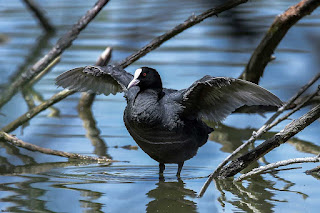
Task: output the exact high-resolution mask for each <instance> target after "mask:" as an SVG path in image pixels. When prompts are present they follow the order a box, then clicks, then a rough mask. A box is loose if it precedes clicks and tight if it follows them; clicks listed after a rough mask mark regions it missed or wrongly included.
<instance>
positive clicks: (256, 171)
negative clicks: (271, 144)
mask: <svg viewBox="0 0 320 213" xmlns="http://www.w3.org/2000/svg"><path fill="white" fill-rule="evenodd" d="M316 162H320V157H319V156H315V157H306V158H294V159H289V160H283V161H278V162H276V163H270V164H268V165H266V166H260V167H259V168H255V169H253V170H251V171H250V172H248V173H246V174H243V175H241V176H240V177H238V178H237V179H235V180H234V181H235V182H239V181H242V180H244V179H247V178H250V177H252V176H254V175H258V174H261V173H264V172H266V171H267V170H271V169H275V168H278V167H280V166H287V165H290V164H295V163H316Z"/></svg>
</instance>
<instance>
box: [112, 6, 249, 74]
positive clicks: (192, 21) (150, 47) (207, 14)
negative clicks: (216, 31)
mask: <svg viewBox="0 0 320 213" xmlns="http://www.w3.org/2000/svg"><path fill="white" fill-rule="evenodd" d="M247 1H248V0H229V1H227V2H225V3H224V4H222V5H220V6H217V7H215V8H211V9H209V10H207V11H205V12H203V13H201V14H200V15H198V16H195V15H192V16H190V17H189V18H188V19H187V20H186V21H185V22H183V23H181V24H179V25H177V26H175V27H174V28H173V29H171V30H169V31H167V32H166V33H164V34H162V35H161V36H158V37H157V38H155V39H153V40H152V41H151V42H150V43H149V44H147V45H146V46H144V47H142V48H141V49H140V50H139V51H137V52H136V53H133V54H132V55H130V56H128V57H127V58H125V59H123V60H122V61H120V62H119V63H118V65H119V66H121V67H123V68H125V67H127V66H129V65H130V64H132V63H133V62H135V61H136V60H138V59H139V58H141V57H143V56H145V55H146V54H147V53H148V52H151V51H152V50H154V49H156V48H157V47H159V46H160V45H161V44H163V43H164V42H166V41H168V40H169V39H171V38H172V37H174V36H176V35H178V34H179V33H181V32H183V31H184V30H186V29H188V28H190V27H192V26H194V25H196V24H198V23H200V22H202V21H203V20H205V19H206V18H209V17H211V16H214V15H218V14H219V13H222V12H224V11H226V10H229V9H231V8H233V7H236V6H238V5H239V4H242V3H245V2H247Z"/></svg>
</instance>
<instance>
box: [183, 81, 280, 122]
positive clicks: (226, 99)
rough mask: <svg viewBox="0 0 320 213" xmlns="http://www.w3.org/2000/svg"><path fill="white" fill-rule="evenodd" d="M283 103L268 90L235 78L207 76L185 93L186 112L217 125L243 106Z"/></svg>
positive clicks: (184, 104)
mask: <svg viewBox="0 0 320 213" xmlns="http://www.w3.org/2000/svg"><path fill="white" fill-rule="evenodd" d="M281 104H282V102H281V100H280V99H279V98H278V97H277V96H275V95H274V94H272V93H271V92H269V91H268V90H266V89H264V88H262V87H260V86H258V85H256V84H253V83H251V82H248V81H244V80H240V79H234V78H225V77H217V78H215V77H211V76H204V77H203V78H202V79H200V80H198V81H196V82H194V83H193V84H192V85H191V86H190V87H189V88H188V89H186V90H184V91H183V92H182V105H183V106H184V107H185V109H184V113H186V114H188V115H195V116H198V117H199V118H201V119H205V120H209V121H214V122H217V121H221V120H223V119H224V118H226V117H227V116H228V115H229V114H230V113H232V112H233V111H234V110H236V109H237V108H239V107H241V106H243V105H247V106H252V105H272V106H281Z"/></svg>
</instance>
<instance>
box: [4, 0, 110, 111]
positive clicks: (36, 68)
mask: <svg viewBox="0 0 320 213" xmlns="http://www.w3.org/2000/svg"><path fill="white" fill-rule="evenodd" d="M108 1H109V0H98V2H97V3H96V4H95V5H94V7H93V8H92V9H90V10H89V11H88V12H87V13H86V14H85V15H84V16H83V17H81V18H80V19H79V21H78V22H77V23H76V24H75V25H73V26H72V28H71V30H70V31H68V32H67V33H66V34H64V35H63V36H62V37H61V38H60V39H59V40H58V41H57V43H56V45H55V46H54V47H53V48H52V49H51V50H50V51H49V52H48V53H47V54H46V55H45V56H43V58H41V59H40V60H38V61H37V62H36V63H35V64H34V65H33V66H32V67H31V69H30V70H28V71H27V72H26V73H24V74H22V75H21V76H19V77H17V79H16V80H15V81H14V82H12V84H11V85H10V87H8V88H7V89H6V90H5V91H3V92H2V93H1V95H0V108H2V107H3V105H4V104H6V103H7V102H8V101H9V100H10V99H11V98H12V97H13V96H14V95H15V94H16V93H17V92H18V91H19V89H20V88H21V87H23V86H24V85H25V84H26V83H28V82H29V81H30V80H31V79H32V78H34V77H35V76H37V75H38V74H39V73H41V71H42V70H44V69H45V68H46V67H48V65H49V64H50V63H51V62H52V61H53V60H54V59H55V58H57V57H58V56H59V55H61V54H62V53H63V51H64V50H65V49H66V48H68V47H69V46H70V45H71V44H72V42H73V41H74V40H75V39H76V38H77V36H78V35H79V33H80V32H81V31H82V30H83V29H84V28H85V27H86V26H87V25H88V24H89V22H90V21H91V20H92V19H93V18H94V17H95V16H96V15H97V14H98V13H99V11H100V10H101V9H102V8H103V6H104V5H105V4H107V3H108Z"/></svg>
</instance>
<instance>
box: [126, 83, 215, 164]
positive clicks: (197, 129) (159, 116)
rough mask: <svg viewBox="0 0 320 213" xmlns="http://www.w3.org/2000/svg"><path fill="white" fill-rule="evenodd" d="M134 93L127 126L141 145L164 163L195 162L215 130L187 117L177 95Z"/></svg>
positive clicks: (170, 92) (130, 97)
mask: <svg viewBox="0 0 320 213" xmlns="http://www.w3.org/2000/svg"><path fill="white" fill-rule="evenodd" d="M162 92H163V93H164V94H162V98H161V99H158V94H157V92H155V91H154V90H149V89H147V90H144V91H142V92H140V90H139V89H137V88H133V89H130V90H129V91H128V92H127V94H126V97H127V102H128V105H127V107H126V109H125V111H124V116H123V119H124V123H125V125H126V127H127V129H128V131H129V133H130V135H131V136H132V137H133V139H134V140H135V141H136V142H137V144H138V145H139V146H140V147H141V149H142V150H143V151H144V152H146V153H147V154H148V155H149V156H150V157H151V158H153V159H154V160H156V161H158V162H160V163H182V162H184V161H186V160H188V159H190V158H192V157H193V156H194V155H195V154H196V153H197V150H198V148H199V147H200V146H202V145H203V144H205V143H206V142H207V140H208V134H209V133H210V132H212V130H213V129H211V128H209V127H208V126H207V125H206V124H205V123H203V121H201V120H198V119H192V118H188V117H183V115H182V111H183V106H182V105H181V104H179V102H177V101H175V100H174V99H173V98H172V97H173V96H174V95H176V93H177V91H174V90H167V89H165V90H163V91H162Z"/></svg>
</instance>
